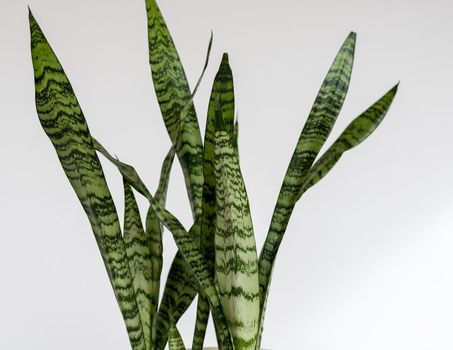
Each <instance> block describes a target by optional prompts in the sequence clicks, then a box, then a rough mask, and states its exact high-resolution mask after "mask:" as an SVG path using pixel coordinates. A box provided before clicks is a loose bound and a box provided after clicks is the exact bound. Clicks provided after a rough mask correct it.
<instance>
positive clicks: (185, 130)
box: [146, 0, 203, 217]
mask: <svg viewBox="0 0 453 350" xmlns="http://www.w3.org/2000/svg"><path fill="white" fill-rule="evenodd" d="M146 10H147V18H148V45H149V63H150V66H151V72H152V77H153V82H154V90H155V92H156V96H157V100H158V101H159V106H160V109H161V112H162V116H163V119H164V123H165V126H166V128H167V131H168V134H169V136H170V139H171V140H172V143H175V140H176V137H177V136H178V134H179V133H181V136H180V137H181V140H180V142H181V147H180V148H179V149H178V152H177V153H178V158H179V160H180V163H181V167H182V169H183V172H184V177H185V180H186V187H187V192H188V194H189V199H190V203H191V206H192V212H193V214H194V217H196V216H199V215H200V214H201V195H202V188H203V144H202V142H201V134H200V128H199V125H198V120H197V116H196V112H195V107H194V106H193V103H192V101H191V93H190V88H189V84H188V82H187V79H186V75H185V72H184V68H183V66H182V64H181V61H180V59H179V55H178V52H177V50H176V47H175V45H174V43H173V39H172V37H171V35H170V32H169V31H168V28H167V25H166V23H165V20H164V19H163V17H162V14H161V12H160V10H159V7H158V6H157V4H156V2H155V0H146ZM187 103H189V108H188V113H187V117H186V118H185V120H184V121H181V120H180V119H179V116H180V114H181V111H182V109H183V108H184V106H186V104H187Z"/></svg>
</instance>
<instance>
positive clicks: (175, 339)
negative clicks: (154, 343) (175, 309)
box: [168, 324, 186, 350]
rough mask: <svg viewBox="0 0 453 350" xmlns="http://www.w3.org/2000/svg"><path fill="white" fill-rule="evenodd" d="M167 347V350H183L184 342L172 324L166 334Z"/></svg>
mask: <svg viewBox="0 0 453 350" xmlns="http://www.w3.org/2000/svg"><path fill="white" fill-rule="evenodd" d="M168 345H169V350H185V349H186V347H185V345H184V341H183V340H182V337H181V334H179V331H178V328H176V326H175V325H174V324H172V325H171V327H170V332H169V334H168Z"/></svg>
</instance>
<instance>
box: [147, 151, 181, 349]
mask: <svg viewBox="0 0 453 350" xmlns="http://www.w3.org/2000/svg"><path fill="white" fill-rule="evenodd" d="M175 149H176V148H175V147H174V146H172V147H171V148H170V150H169V152H168V153H167V155H166V157H165V159H164V162H163V164H162V170H161V174H160V180H159V186H158V188H157V191H156V193H155V198H156V200H157V201H158V202H159V204H160V205H162V206H165V203H166V198H167V190H168V183H169V180H170V172H171V168H172V164H173V160H174V157H175ZM162 233H163V227H162V225H161V223H160V221H159V219H158V218H157V217H156V215H155V213H154V211H153V210H152V208H151V207H150V208H149V209H148V213H147V215H146V235H147V237H148V239H149V241H150V244H151V245H150V247H151V252H150V264H149V265H150V267H151V272H152V273H151V280H152V288H151V292H150V302H151V305H152V310H151V325H152V327H151V329H152V332H151V339H152V343H153V347H154V346H155V343H156V342H158V341H159V340H158V339H156V337H157V336H159V335H161V334H159V333H156V332H155V330H154V325H155V322H156V321H155V319H156V316H155V315H156V313H157V308H158V305H159V293H160V279H161V274H162V264H163V259H162V253H163V245H162ZM164 339H165V342H166V339H167V333H166V334H165V336H164Z"/></svg>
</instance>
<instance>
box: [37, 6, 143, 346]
mask: <svg viewBox="0 0 453 350" xmlns="http://www.w3.org/2000/svg"><path fill="white" fill-rule="evenodd" d="M29 19H30V31H31V52H32V60H33V67H34V74H35V89H36V90H35V91H36V109H37V111H38V116H39V120H40V122H41V125H42V127H43V128H44V131H45V132H46V134H47V136H48V137H49V138H50V140H51V142H52V144H53V145H54V147H55V150H56V152H57V155H58V158H59V160H60V163H61V165H62V167H63V170H64V172H65V174H66V176H67V177H68V179H69V181H70V183H71V185H72V187H73V189H74V191H75V192H76V194H77V196H78V198H79V200H80V202H81V204H82V206H83V208H84V210H85V212H86V214H87V216H88V219H89V221H90V224H91V227H92V229H93V233H94V236H95V238H96V241H97V243H98V246H99V250H100V252H101V255H102V258H103V260H104V264H105V267H106V269H107V272H108V275H109V278H110V281H111V283H112V286H113V289H114V292H115V296H116V298H117V301H118V304H119V306H120V309H121V312H122V314H123V318H124V320H125V323H126V327H127V330H128V334H129V339H130V342H131V345H132V348H133V349H134V350H145V349H146V347H145V339H144V336H143V329H142V324H141V321H140V314H139V310H138V306H137V302H136V298H135V293H134V288H133V284H132V276H131V273H130V270H129V264H128V259H127V255H126V248H125V245H124V241H123V238H122V235H121V229H120V225H119V221H118V216H117V212H116V208H115V205H114V203H113V199H112V197H111V194H110V191H109V189H108V187H107V183H106V181H105V178H104V173H103V170H102V167H101V164H100V162H99V159H98V157H97V155H96V152H95V150H94V147H93V141H92V138H91V135H90V132H89V129H88V126H87V123H86V120H85V117H84V115H83V113H82V110H81V108H80V106H79V103H78V101H77V98H76V96H75V94H74V91H73V89H72V86H71V84H70V82H69V80H68V78H67V77H66V74H65V72H64V70H63V68H62V66H61V64H60V62H59V61H58V59H57V57H56V55H55V54H54V52H53V50H52V49H51V47H50V45H49V43H48V42H47V40H46V38H45V36H44V34H43V32H42V30H41V28H40V27H39V25H38V23H37V22H36V20H35V18H34V17H33V15H32V14H31V12H30V18H29Z"/></svg>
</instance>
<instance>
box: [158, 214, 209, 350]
mask: <svg viewBox="0 0 453 350" xmlns="http://www.w3.org/2000/svg"><path fill="white" fill-rule="evenodd" d="M199 230H200V224H199V223H195V224H194V225H193V226H192V228H191V229H190V231H189V236H190V237H194V238H195V237H199V233H197V232H196V231H199ZM195 240H196V239H195ZM197 290H198V283H197V281H196V279H195V278H194V276H193V274H192V272H191V270H190V267H189V265H188V264H187V262H186V261H185V259H184V257H183V256H182V254H181V253H180V252H179V251H178V252H177V253H176V256H175V257H174V259H173V262H172V264H171V266H170V271H169V273H168V277H167V281H166V283H165V289H164V293H163V296H162V300H161V303H160V306H159V311H158V314H157V316H156V322H155V325H154V328H155V333H156V336H155V337H154V339H155V344H154V345H155V350H163V349H164V348H165V344H166V342H167V338H168V332H169V330H170V327H171V324H176V323H177V322H178V320H179V318H180V317H181V316H182V314H183V313H184V312H185V311H186V310H187V308H188V306H189V305H190V304H191V303H192V301H193V299H194V298H195V296H196V295H197Z"/></svg>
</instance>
